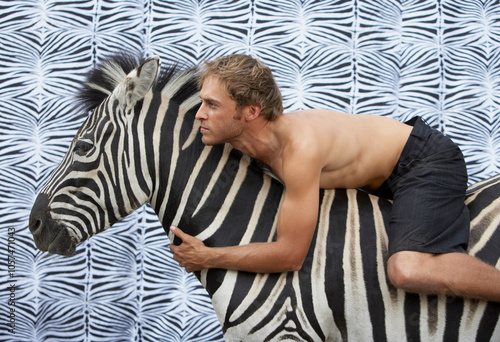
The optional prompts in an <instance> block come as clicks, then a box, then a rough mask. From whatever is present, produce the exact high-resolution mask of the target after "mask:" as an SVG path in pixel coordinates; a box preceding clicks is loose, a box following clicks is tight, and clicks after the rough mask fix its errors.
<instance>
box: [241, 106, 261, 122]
mask: <svg viewBox="0 0 500 342" xmlns="http://www.w3.org/2000/svg"><path fill="white" fill-rule="evenodd" d="M261 111H262V106H260V105H249V106H247V107H246V108H245V121H252V120H255V119H257V117H258V116H259V115H260V112H261Z"/></svg>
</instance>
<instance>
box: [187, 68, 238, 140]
mask: <svg viewBox="0 0 500 342" xmlns="http://www.w3.org/2000/svg"><path fill="white" fill-rule="evenodd" d="M200 97H201V100H202V103H201V107H200V109H198V112H197V113H196V119H197V120H199V121H200V122H201V128H200V131H201V133H202V134H203V138H202V141H203V143H204V144H206V145H215V144H221V143H226V142H231V140H232V139H234V138H236V137H238V136H239V134H240V133H241V130H242V125H243V124H242V122H243V120H242V118H241V111H240V110H238V109H237V108H236V102H235V101H234V100H232V99H231V98H230V97H229V95H227V94H226V92H225V91H224V88H223V87H222V84H221V82H220V81H219V78H218V77H217V76H209V77H207V79H206V80H205V81H204V82H203V86H202V87H201V91H200Z"/></svg>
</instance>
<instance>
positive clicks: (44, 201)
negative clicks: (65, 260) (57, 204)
mask: <svg viewBox="0 0 500 342" xmlns="http://www.w3.org/2000/svg"><path fill="white" fill-rule="evenodd" d="M48 203H49V199H48V196H47V195H46V194H43V193H41V194H39V195H38V197H37V199H36V201H35V203H34V205H33V208H32V209H31V214H30V219H29V230H30V232H31V234H33V239H34V241H35V245H36V247H37V248H38V249H39V250H41V251H42V252H49V253H50V254H60V255H65V256H72V255H74V254H75V250H76V242H75V241H74V239H73V238H72V237H71V235H70V234H69V231H68V228H67V227H65V226H64V225H63V224H62V223H60V222H57V221H55V220H53V219H52V218H51V216H50V212H49V208H48Z"/></svg>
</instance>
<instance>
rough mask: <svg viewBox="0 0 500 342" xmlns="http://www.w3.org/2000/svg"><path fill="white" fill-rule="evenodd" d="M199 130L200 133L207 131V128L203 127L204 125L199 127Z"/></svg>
mask: <svg viewBox="0 0 500 342" xmlns="http://www.w3.org/2000/svg"><path fill="white" fill-rule="evenodd" d="M200 132H201V133H205V132H208V128H205V127H200Z"/></svg>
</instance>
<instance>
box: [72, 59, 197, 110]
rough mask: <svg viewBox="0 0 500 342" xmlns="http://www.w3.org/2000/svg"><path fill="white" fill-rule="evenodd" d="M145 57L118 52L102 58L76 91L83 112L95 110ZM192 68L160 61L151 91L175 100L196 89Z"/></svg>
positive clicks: (179, 100)
mask: <svg viewBox="0 0 500 342" xmlns="http://www.w3.org/2000/svg"><path fill="white" fill-rule="evenodd" d="M145 60H146V58H144V57H139V56H134V55H130V54H127V53H118V54H115V55H112V56H109V57H107V58H105V59H104V60H102V61H101V62H100V63H99V64H98V65H97V67H95V68H94V69H92V70H91V71H90V72H89V74H88V76H87V79H86V81H85V82H84V84H83V86H82V88H81V89H80V90H79V92H78V94H77V104H78V105H79V107H80V108H82V109H83V110H84V112H85V113H87V112H89V111H91V110H93V109H95V108H96V107H97V106H99V104H101V103H102V102H103V101H104V100H105V99H106V98H107V97H108V96H109V95H110V94H111V93H112V92H113V90H114V89H115V88H116V86H117V85H118V84H119V83H120V82H121V81H122V80H123V79H124V78H125V76H126V75H127V74H128V73H129V72H131V71H132V70H133V69H135V68H136V67H138V66H139V65H141V64H142V63H143V62H144V61H145ZM196 71H197V69H196V67H186V66H185V65H182V64H180V63H168V62H167V63H162V66H161V70H160V72H159V75H158V77H157V78H156V81H155V82H154V84H153V91H161V92H162V94H163V95H165V96H169V97H170V98H172V100H174V101H177V102H179V103H181V102H183V101H185V100H186V99H188V98H189V97H191V96H192V95H194V94H196V92H197V91H198V79H197V76H196Z"/></svg>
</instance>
